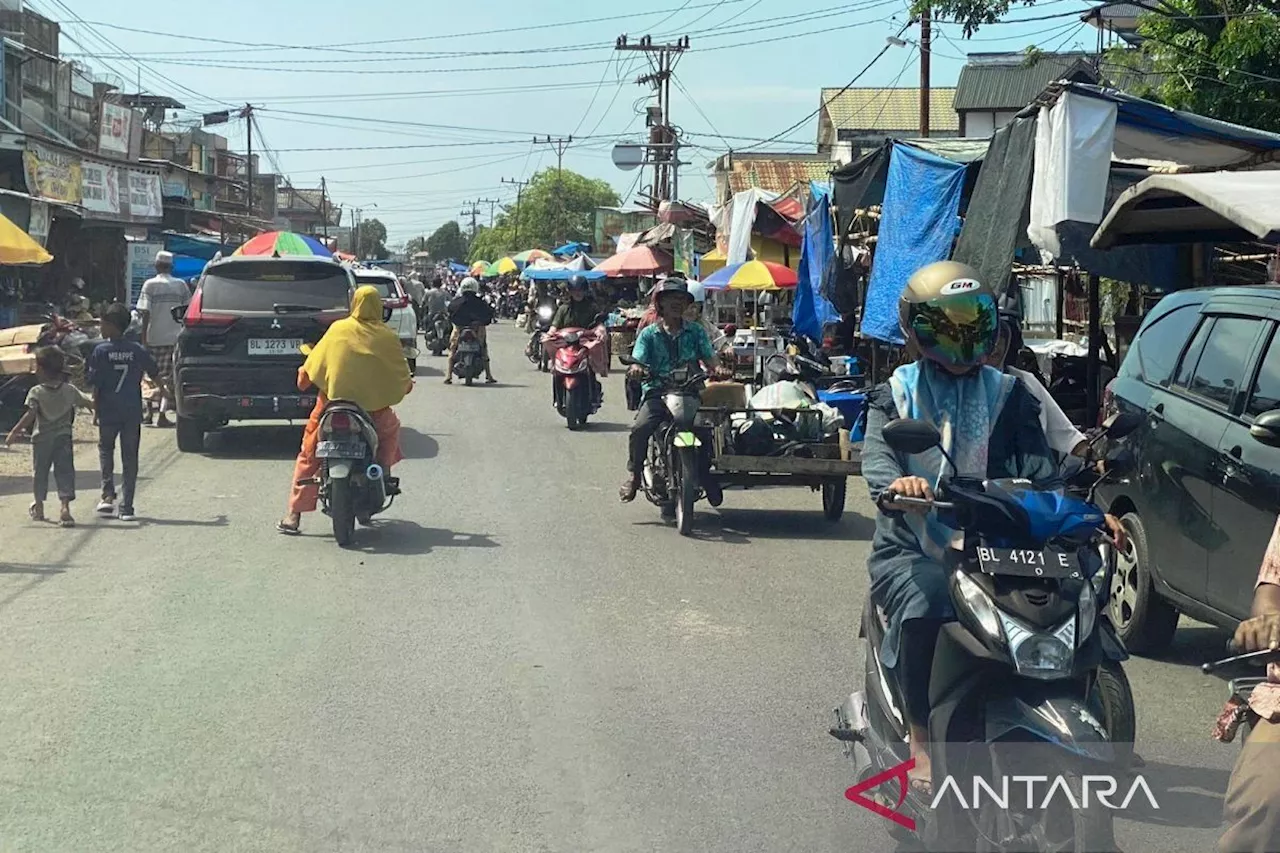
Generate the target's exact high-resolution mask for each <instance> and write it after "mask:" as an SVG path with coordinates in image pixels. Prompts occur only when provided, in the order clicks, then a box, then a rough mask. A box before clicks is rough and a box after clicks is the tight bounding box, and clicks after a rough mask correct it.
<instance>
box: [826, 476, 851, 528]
mask: <svg viewBox="0 0 1280 853" xmlns="http://www.w3.org/2000/svg"><path fill="white" fill-rule="evenodd" d="M848 489H849V481H848V480H846V479H845V478H844V477H838V478H836V479H834V480H827V481H826V482H825V483H823V484H822V516H823V518H825V519H826V520H827V521H839V520H840V517H841V516H842V515H844V501H845V497H846V495H847V493H848Z"/></svg>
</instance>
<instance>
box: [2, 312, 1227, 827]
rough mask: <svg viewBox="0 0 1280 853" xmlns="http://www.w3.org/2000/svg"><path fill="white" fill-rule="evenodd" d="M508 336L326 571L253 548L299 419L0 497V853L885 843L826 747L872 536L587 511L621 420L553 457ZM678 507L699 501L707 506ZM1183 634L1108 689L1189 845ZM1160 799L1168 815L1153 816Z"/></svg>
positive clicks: (428, 374)
mask: <svg viewBox="0 0 1280 853" xmlns="http://www.w3.org/2000/svg"><path fill="white" fill-rule="evenodd" d="M523 340H524V339H523V336H522V335H519V334H518V333H517V332H516V331H515V330H514V329H513V328H512V327H511V325H510V324H505V325H504V326H502V327H499V328H498V329H497V331H496V332H495V334H494V352H495V369H496V371H497V373H498V376H499V379H500V380H501V384H500V385H497V386H493V387H482V386H476V387H473V388H466V387H461V386H457V387H449V388H447V387H444V386H443V385H441V384H440V369H441V368H442V367H443V359H440V360H433V359H431V357H430V356H427V357H426V358H425V359H424V361H423V364H422V365H421V366H420V367H419V373H420V380H419V384H418V388H417V389H416V391H415V392H414V393H413V394H412V395H411V397H410V398H409V399H408V400H407V401H406V402H405V404H404V405H403V406H402V407H401V409H400V416H401V419H402V421H403V423H404V425H405V431H404V438H403V443H404V446H405V452H406V455H407V456H408V457H409V458H408V460H407V461H405V462H404V463H403V464H402V465H401V466H399V467H398V469H397V472H396V473H397V475H398V476H399V477H401V479H402V483H403V485H404V487H405V490H406V495H405V496H404V497H402V498H401V499H400V500H399V501H397V503H396V505H395V506H394V507H393V508H392V509H391V510H390V511H389V512H388V513H386V514H385V516H381V517H380V519H381V520H380V521H379V522H378V523H377V524H376V526H375V527H374V528H372V529H370V530H367V531H364V532H362V533H361V534H360V539H359V548H358V549H357V550H352V551H343V550H340V549H339V548H337V546H336V545H335V544H334V543H333V540H332V538H331V537H330V536H329V535H328V531H327V529H326V528H327V519H326V518H325V517H324V516H320V515H315V516H308V517H307V519H306V521H305V523H304V531H305V533H306V534H307V535H305V536H303V537H300V538H287V537H283V536H280V535H279V534H277V533H276V532H275V530H274V523H275V521H276V519H277V518H278V516H279V515H280V514H281V512H282V511H283V509H284V501H285V496H286V493H287V488H288V481H289V474H290V471H291V463H292V456H293V454H294V452H295V451H296V447H297V441H298V436H299V432H300V430H299V429H298V428H297V427H294V428H284V427H249V428H241V429H236V430H233V431H230V432H228V433H226V434H224V435H221V436H215V437H212V438H211V439H210V440H209V443H208V446H207V451H206V453H204V454H201V455H188V454H179V453H177V451H176V448H175V446H174V441H173V436H172V433H171V432H164V431H160V430H149V431H147V432H146V433H145V435H144V445H143V451H144V459H143V466H142V469H143V479H142V482H141V484H140V490H139V496H138V500H137V505H138V511H139V515H140V516H142V518H143V519H144V520H143V521H141V522H139V523H138V524H137V525H124V524H121V523H118V522H95V521H93V520H91V519H90V518H89V516H90V511H91V508H92V507H91V501H92V499H93V498H94V497H95V491H94V489H93V482H94V475H93V473H92V472H89V473H84V472H82V474H81V477H80V481H81V484H82V487H83V488H84V491H83V492H82V497H81V500H80V501H79V502H78V509H79V516H80V518H81V522H82V524H81V527H80V528H78V529H76V530H70V531H68V530H60V529H57V528H55V527H50V526H46V525H36V524H32V523H28V522H27V521H26V520H25V507H26V503H27V500H28V498H27V497H26V495H25V494H24V493H22V491H21V486H13V485H10V486H7V487H6V488H5V489H4V490H3V492H4V494H3V496H2V497H0V536H2V537H3V541H4V543H5V547H4V551H3V557H2V558H0V648H3V652H2V653H0V851H77V852H78V853H90V851H108V850H112V851H115V850H118V851H130V853H136V851H152V850H157V851H159V850H183V851H192V852H193V853H194V851H308V853H310V851H330V850H332V851H338V850H341V851H557V852H558V851H566V853H570V851H572V853H579V851H699V853H702V851H723V853H745V851H784V850H796V851H812V853H827V851H832V853H834V852H835V851H851V853H862V852H863V851H867V853H870V851H882V850H889V849H891V845H890V844H889V843H888V841H887V837H886V836H885V834H884V833H883V829H882V826H881V819H880V818H877V817H875V816H873V815H871V814H870V813H868V812H865V811H862V810H861V809H858V808H857V807H855V806H853V805H852V804H851V803H849V802H848V801H847V800H845V799H844V797H843V791H844V790H845V788H846V787H848V786H849V785H850V784H852V781H853V780H852V774H851V768H850V766H849V765H848V764H847V761H846V759H845V758H844V756H843V755H842V753H841V751H840V748H839V745H838V744H837V743H836V742H835V741H834V740H832V739H831V738H830V737H829V736H828V735H827V734H826V730H827V728H828V725H829V723H830V714H831V708H832V707H833V706H834V705H836V704H837V703H838V702H839V701H840V699H841V697H842V696H843V695H846V694H847V693H848V692H849V691H850V690H851V689H852V688H853V687H854V686H855V683H854V682H855V674H856V673H857V672H858V658H857V641H856V629H857V621H856V620H857V615H858V613H859V608H860V605H861V602H862V599H863V596H864V594H865V590H866V572H865V568H864V561H865V557H866V553H867V537H868V536H869V533H870V529H871V524H870V521H869V520H868V519H869V513H870V507H869V505H868V502H867V501H866V498H865V491H864V489H863V488H862V485H861V481H855V482H854V483H853V484H851V488H850V498H851V501H850V504H851V505H850V510H851V511H850V512H849V514H848V515H846V517H845V519H844V520H843V521H842V522H840V523H839V524H837V525H830V524H828V523H827V522H825V521H824V520H823V519H822V515H821V511H820V510H821V502H820V499H819V497H818V496H817V495H814V494H812V493H809V492H807V491H805V492H800V491H796V490H775V491H767V492H765V491H757V492H753V493H743V492H730V493H729V494H728V495H727V496H726V500H725V505H724V507H723V508H722V510H721V511H719V512H716V511H713V510H706V509H703V511H702V512H701V514H700V516H699V526H700V529H699V533H698V536H697V537H696V538H694V539H681V538H680V537H679V536H677V535H676V533H675V532H674V530H672V529H670V528H667V527H666V526H664V525H663V524H661V523H660V522H659V519H658V513H657V511H656V509H654V508H653V507H650V506H648V505H647V504H644V503H643V501H640V502H637V503H636V504H633V505H630V506H622V505H620V504H619V503H618V502H617V498H616V494H615V492H616V487H617V484H618V481H619V479H620V475H621V472H622V462H623V458H624V456H623V454H624V439H625V430H626V423H627V422H628V418H627V413H626V411H625V407H624V405H623V400H622V393H621V383H620V380H619V379H618V378H616V377H615V378H611V379H610V380H608V385H607V388H608V391H607V396H608V399H607V400H606V408H605V410H604V411H603V412H602V413H601V415H600V416H599V417H598V418H597V419H596V420H595V421H593V422H592V424H591V425H590V427H589V428H588V429H587V430H586V431H585V432H582V433H573V434H571V433H569V432H568V431H567V430H566V429H565V427H564V423H563V421H562V420H560V419H559V418H558V417H557V416H556V415H555V412H554V411H553V410H552V409H551V407H550V402H549V400H550V390H549V387H548V385H549V380H548V379H547V378H546V377H545V376H544V375H541V374H538V373H536V372H535V371H534V370H533V368H532V367H531V366H530V365H529V364H528V363H527V362H526V361H525V360H524V358H523V356H522V355H521V347H522V345H523ZM703 506H705V505H703ZM1222 642H1223V636H1222V635H1221V634H1219V633H1218V632H1215V631H1211V630H1210V629H1207V628H1203V627H1201V628H1195V627H1191V628H1186V627H1184V629H1183V631H1182V632H1180V634H1179V638H1178V642H1177V644H1176V646H1175V648H1174V649H1173V651H1172V653H1171V655H1170V657H1169V659H1168V660H1166V661H1163V662H1151V661H1136V662H1134V663H1133V664H1132V665H1131V667H1130V677H1131V679H1132V680H1133V682H1134V688H1135V692H1136V694H1137V699H1138V703H1139V713H1140V720H1139V752H1140V754H1141V755H1142V756H1143V757H1144V758H1145V759H1146V762H1147V766H1146V767H1145V768H1144V770H1143V772H1144V773H1145V774H1146V775H1147V777H1148V778H1149V779H1150V780H1151V781H1152V786H1153V788H1155V789H1156V790H1157V793H1158V794H1159V798H1160V800H1161V809H1160V810H1159V811H1157V812H1152V813H1150V814H1145V815H1137V816H1136V819H1135V820H1130V821H1126V822H1125V823H1123V824H1122V826H1121V831H1120V837H1121V842H1122V845H1123V849H1125V850H1126V851H1128V853H1134V851H1138V853H1143V851H1161V853H1171V851H1197V853H1203V851H1206V850H1208V849H1210V848H1211V846H1212V841H1213V839H1214V838H1215V837H1216V826H1217V822H1218V816H1219V814H1220V808H1221V803H1220V794H1221V791H1222V790H1223V789H1224V788H1225V786H1226V779H1227V769H1228V768H1229V767H1230V763H1231V761H1232V760H1233V759H1234V757H1235V750H1236V747H1233V746H1221V745H1218V744H1215V743H1213V742H1212V741H1210V740H1209V738H1208V733H1209V729H1210V726H1211V724H1212V722H1213V719H1214V716H1215V714H1216V712H1217V710H1218V708H1219V707H1220V704H1221V700H1222V699H1223V698H1224V694H1225V688H1224V687H1223V685H1222V682H1220V681H1219V680H1217V679H1216V678H1211V677H1208V676H1203V675H1201V674H1200V673H1199V671H1198V670H1197V669H1196V668H1195V666H1194V664H1197V663H1199V662H1200V661H1201V660H1204V659H1207V658H1209V657H1212V656H1214V655H1215V654H1216V653H1217V652H1218V651H1219V650H1220V649H1221V648H1222ZM1171 788H1172V789H1171Z"/></svg>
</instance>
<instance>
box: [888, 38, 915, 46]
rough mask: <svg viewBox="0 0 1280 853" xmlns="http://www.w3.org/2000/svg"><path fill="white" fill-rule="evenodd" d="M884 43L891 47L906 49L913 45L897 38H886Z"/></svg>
mask: <svg viewBox="0 0 1280 853" xmlns="http://www.w3.org/2000/svg"><path fill="white" fill-rule="evenodd" d="M884 43H885V44H887V45H889V47H906V46H907V45H909V44H912V42H909V41H907V40H906V39H900V38H898V37H897V36H888V37H887V38H885V40H884Z"/></svg>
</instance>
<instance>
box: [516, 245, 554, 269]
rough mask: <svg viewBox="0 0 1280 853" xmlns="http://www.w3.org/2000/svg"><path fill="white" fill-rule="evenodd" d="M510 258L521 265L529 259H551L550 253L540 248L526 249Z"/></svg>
mask: <svg viewBox="0 0 1280 853" xmlns="http://www.w3.org/2000/svg"><path fill="white" fill-rule="evenodd" d="M512 260H514V261H515V262H516V263H517V264H522V265H523V264H527V263H529V262H530V261H549V260H551V253H550V252H544V251H542V250H541V249H526V250H525V251H523V252H521V253H520V254H518V255H513V256H512Z"/></svg>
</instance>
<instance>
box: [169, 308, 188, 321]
mask: <svg viewBox="0 0 1280 853" xmlns="http://www.w3.org/2000/svg"><path fill="white" fill-rule="evenodd" d="M169 316H170V317H172V318H173V322H175V323H181V322H183V320H185V319H186V316H187V306H185V305H175V306H173V307H172V308H170V309H169Z"/></svg>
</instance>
